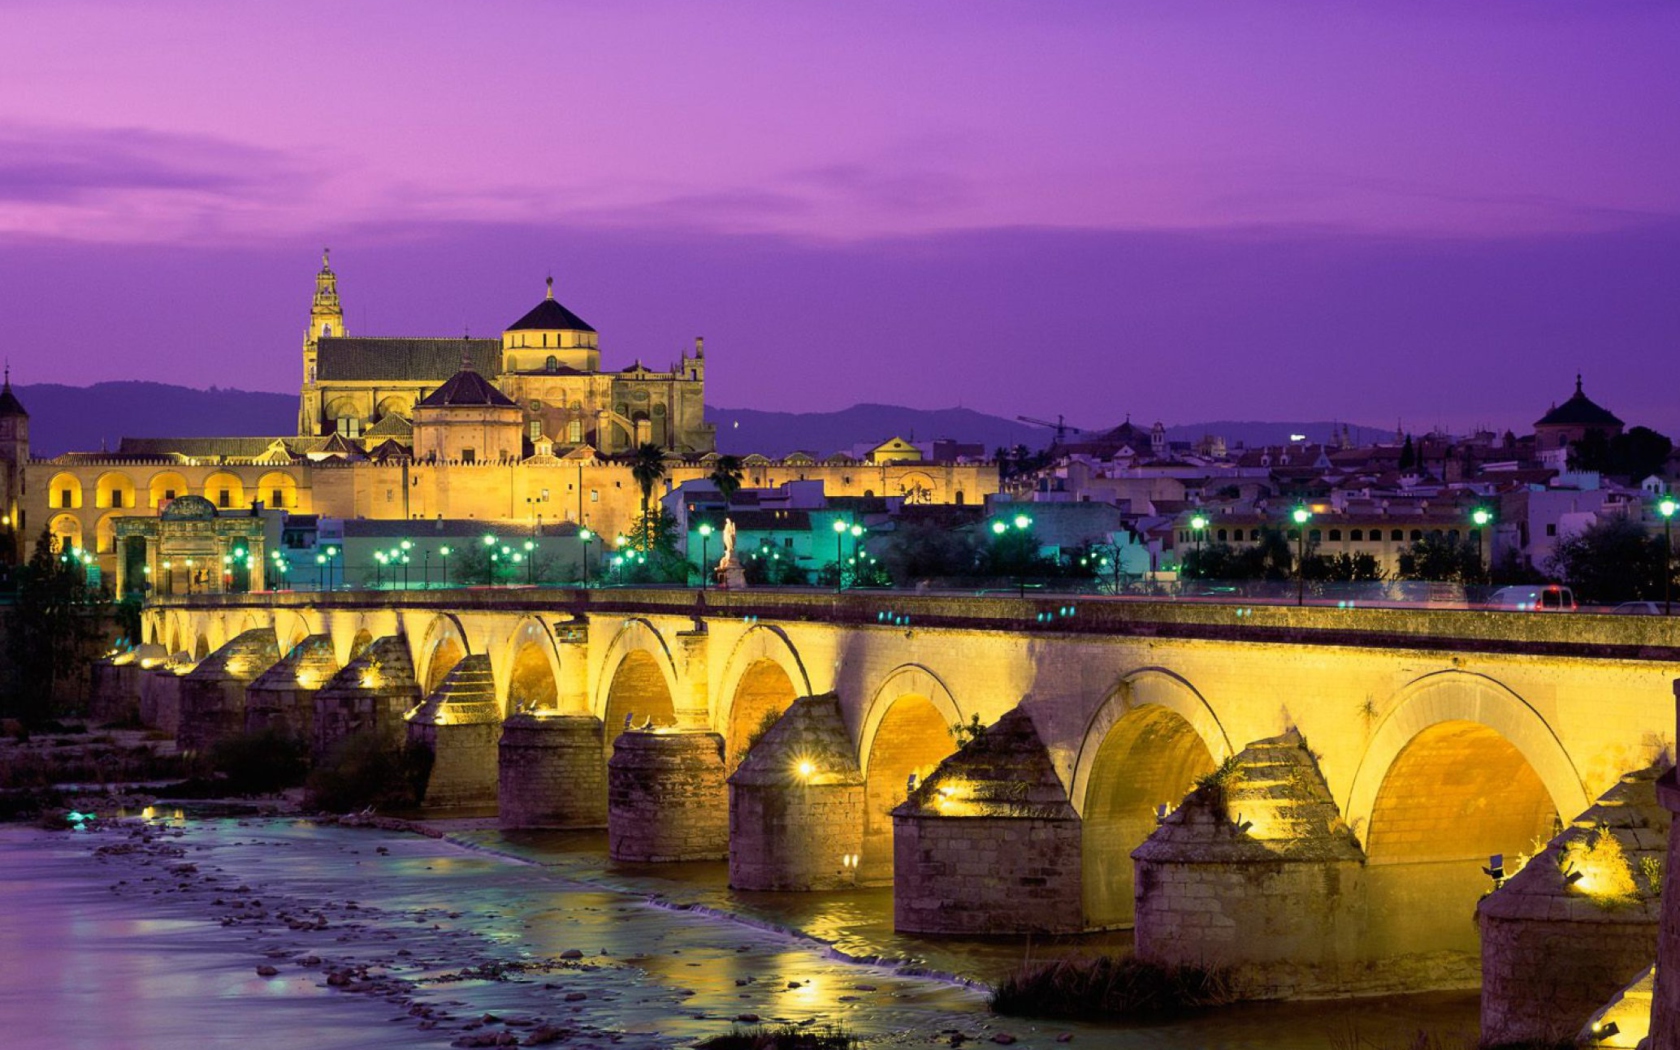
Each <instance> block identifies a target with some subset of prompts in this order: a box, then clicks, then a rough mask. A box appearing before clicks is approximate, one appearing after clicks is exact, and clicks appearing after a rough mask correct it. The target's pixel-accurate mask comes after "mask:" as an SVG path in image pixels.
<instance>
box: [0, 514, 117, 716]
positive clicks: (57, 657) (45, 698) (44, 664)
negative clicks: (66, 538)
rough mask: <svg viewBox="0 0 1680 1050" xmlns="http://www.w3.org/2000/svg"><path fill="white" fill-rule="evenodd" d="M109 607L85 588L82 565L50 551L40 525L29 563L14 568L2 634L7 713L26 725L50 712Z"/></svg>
mask: <svg viewBox="0 0 1680 1050" xmlns="http://www.w3.org/2000/svg"><path fill="white" fill-rule="evenodd" d="M109 605H110V599H109V597H108V596H107V595H106V594H105V593H104V592H102V591H96V590H93V589H92V588H90V587H88V584H87V568H86V566H84V565H83V564H82V563H81V562H79V561H77V560H75V558H74V557H72V556H71V555H69V554H68V553H61V552H59V551H58V550H56V549H55V545H54V540H53V535H52V533H51V531H49V530H48V529H42V530H41V535H40V537H39V538H38V539H37V540H36V541H35V552H34V553H33V554H32V555H30V558H29V563H28V564H27V565H23V566H20V567H19V568H18V571H17V600H16V604H15V605H14V606H13V615H12V618H11V623H10V625H9V628H10V629H9V630H8V632H7V638H6V641H7V649H8V656H9V657H10V660H9V663H10V664H11V671H12V680H11V682H10V683H9V684H10V687H11V688H10V695H9V696H8V697H6V705H5V706H6V709H7V712H8V713H9V714H12V715H14V716H16V717H18V718H21V719H22V720H23V721H25V722H26V723H33V722H40V721H43V720H45V719H47V718H49V717H51V716H52V714H53V713H54V703H55V693H56V692H58V691H59V690H60V689H61V687H62V686H63V685H64V684H65V683H67V682H68V681H69V680H70V678H71V676H72V675H73V674H74V673H75V672H76V670H77V669H78V668H81V667H83V666H84V665H85V664H86V659H85V658H86V657H87V656H88V655H89V654H88V653H87V652H86V650H87V648H88V647H89V646H90V645H91V644H92V643H93V642H95V641H97V640H98V639H99V636H100V634H101V630H100V629H101V626H102V625H103V624H104V622H105V615H106V613H107V611H108V607H109Z"/></svg>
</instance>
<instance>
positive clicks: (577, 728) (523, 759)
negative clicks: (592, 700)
mask: <svg viewBox="0 0 1680 1050" xmlns="http://www.w3.org/2000/svg"><path fill="white" fill-rule="evenodd" d="M604 746H605V745H604V743H603V740H602V726H601V720H600V719H599V718H596V717H594V716H593V715H561V714H556V713H554V712H552V711H539V712H528V713H526V714H518V715H513V716H512V717H510V718H508V720H507V721H505V722H503V723H502V738H501V743H500V745H499V748H498V755H497V757H498V763H497V766H498V778H499V788H498V802H499V806H498V816H499V819H500V823H501V826H502V827H504V828H601V827H606V824H607V766H606V763H605V762H603V761H602V760H601V753H602V750H603V748H604Z"/></svg>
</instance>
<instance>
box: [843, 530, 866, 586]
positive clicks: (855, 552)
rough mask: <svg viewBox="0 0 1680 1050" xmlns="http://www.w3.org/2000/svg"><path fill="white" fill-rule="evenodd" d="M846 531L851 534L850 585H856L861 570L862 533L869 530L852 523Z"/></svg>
mask: <svg viewBox="0 0 1680 1050" xmlns="http://www.w3.org/2000/svg"><path fill="white" fill-rule="evenodd" d="M846 531H847V532H849V533H851V535H852V586H853V587H856V586H857V582H858V580H859V579H860V577H859V575H858V574H859V573H860V572H862V571H863V551H862V550H861V549H860V547H861V545H862V542H863V534H864V533H866V532H868V531H869V530H868V529H866V528H864V527H863V526H862V525H858V524H855V523H854V524H853V525H852V527H851V528H849V529H847V530H846Z"/></svg>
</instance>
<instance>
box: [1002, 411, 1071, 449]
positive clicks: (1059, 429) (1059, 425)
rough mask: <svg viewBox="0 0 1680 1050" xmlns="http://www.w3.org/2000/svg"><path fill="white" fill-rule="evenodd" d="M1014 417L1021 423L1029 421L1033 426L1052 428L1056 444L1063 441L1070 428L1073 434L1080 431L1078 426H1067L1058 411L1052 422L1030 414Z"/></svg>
mask: <svg viewBox="0 0 1680 1050" xmlns="http://www.w3.org/2000/svg"><path fill="white" fill-rule="evenodd" d="M1015 418H1016V419H1017V420H1018V421H1020V422H1022V423H1031V424H1032V425H1033V426H1037V427H1049V428H1050V429H1051V430H1054V431H1055V432H1056V444H1058V445H1060V444H1063V443H1064V442H1065V440H1066V439H1067V435H1068V431H1070V430H1071V431H1073V432H1074V433H1075V434H1078V433H1081V431H1080V429H1079V428H1078V427H1074V426H1069V425H1068V424H1066V423H1064V422H1063V421H1062V417H1061V414H1060V413H1057V415H1056V421H1055V422H1054V423H1052V422H1050V421H1049V420H1048V419H1034V418H1033V417H1031V416H1016V417H1015Z"/></svg>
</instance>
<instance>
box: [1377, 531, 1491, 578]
mask: <svg viewBox="0 0 1680 1050" xmlns="http://www.w3.org/2000/svg"><path fill="white" fill-rule="evenodd" d="M1398 560H1399V568H1398V570H1397V571H1396V572H1395V574H1394V578H1395V579H1397V580H1436V581H1439V582H1443V583H1477V582H1480V581H1481V579H1482V548H1481V542H1480V541H1479V540H1477V541H1471V540H1455V539H1452V538H1450V537H1447V536H1444V535H1442V534H1440V533H1438V532H1432V533H1429V534H1428V535H1426V536H1424V538H1423V539H1421V540H1417V541H1415V542H1414V543H1413V544H1412V545H1411V546H1410V547H1408V548H1406V549H1405V550H1404V551H1401V552H1400V557H1399V559H1398Z"/></svg>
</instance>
